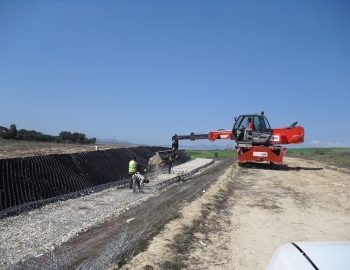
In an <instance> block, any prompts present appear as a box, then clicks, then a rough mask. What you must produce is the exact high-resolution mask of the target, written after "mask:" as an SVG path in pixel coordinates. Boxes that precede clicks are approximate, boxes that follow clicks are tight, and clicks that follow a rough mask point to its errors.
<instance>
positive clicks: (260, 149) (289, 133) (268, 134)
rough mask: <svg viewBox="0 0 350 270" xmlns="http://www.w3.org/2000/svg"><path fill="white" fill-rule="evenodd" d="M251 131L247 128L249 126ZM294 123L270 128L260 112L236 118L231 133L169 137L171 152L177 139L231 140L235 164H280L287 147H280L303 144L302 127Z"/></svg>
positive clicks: (223, 130) (176, 146) (175, 147)
mask: <svg viewBox="0 0 350 270" xmlns="http://www.w3.org/2000/svg"><path fill="white" fill-rule="evenodd" d="M250 122H252V124H250V127H251V126H252V127H253V128H247V127H248V126H249V123H250ZM296 124H297V122H295V123H293V124H292V125H290V126H287V127H282V128H271V127H270V124H269V122H268V120H267V118H266V117H265V116H264V113H263V112H262V113H261V115H258V114H246V115H240V116H239V117H236V118H235V123H234V125H233V128H232V130H227V129H220V130H213V131H209V132H208V133H207V134H195V133H193V132H192V133H191V134H190V135H177V134H175V135H174V136H173V138H172V139H173V145H172V146H173V149H175V150H177V149H178V140H192V141H194V140H197V139H208V140H209V141H216V140H222V139H224V140H235V142H236V146H235V148H236V151H237V160H238V163H239V164H240V163H245V162H264V161H266V162H270V163H271V164H273V163H275V164H282V162H283V156H284V154H285V153H286V150H287V148H286V147H282V146H281V144H295V143H303V142H304V135H305V132H304V128H303V127H302V126H296Z"/></svg>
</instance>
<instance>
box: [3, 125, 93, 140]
mask: <svg viewBox="0 0 350 270" xmlns="http://www.w3.org/2000/svg"><path fill="white" fill-rule="evenodd" d="M0 137H1V138H3V139H13V140H22V141H36V142H55V143H80V144H94V143H96V138H92V139H88V138H86V136H85V134H83V133H78V132H73V133H72V132H70V131H61V132H60V134H59V135H58V136H51V135H46V134H43V133H41V132H37V131H35V130H26V129H20V130H17V127H16V125H14V124H12V125H11V126H10V128H6V127H2V126H0Z"/></svg>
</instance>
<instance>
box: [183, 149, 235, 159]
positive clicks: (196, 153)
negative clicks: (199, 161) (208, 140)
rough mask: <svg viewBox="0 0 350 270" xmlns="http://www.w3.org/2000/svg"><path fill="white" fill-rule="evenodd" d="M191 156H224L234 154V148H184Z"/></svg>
mask: <svg viewBox="0 0 350 270" xmlns="http://www.w3.org/2000/svg"><path fill="white" fill-rule="evenodd" d="M185 153H186V154H187V155H189V156H190V157H192V158H216V157H217V158H225V157H231V156H235V155H236V151H235V150H185Z"/></svg>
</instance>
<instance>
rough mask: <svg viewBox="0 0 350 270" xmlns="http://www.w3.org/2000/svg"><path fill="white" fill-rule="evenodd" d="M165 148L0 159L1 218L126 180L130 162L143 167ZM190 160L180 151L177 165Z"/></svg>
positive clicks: (138, 148)
mask: <svg viewBox="0 0 350 270" xmlns="http://www.w3.org/2000/svg"><path fill="white" fill-rule="evenodd" d="M168 149H169V148H165V147H149V146H138V147H132V148H117V149H109V150H97V151H91V152H80V153H73V154H56V155H47V156H35V157H26V158H12V159H1V160H0V218H1V217H4V216H7V215H10V214H16V213H19V212H22V211H25V210H27V209H31V208H33V207H38V206H41V205H43V204H46V203H50V202H54V201H57V200H62V199H67V198H72V197H77V196H81V195H86V194H89V193H90V192H95V191H98V190H101V189H103V188H106V187H109V186H111V185H113V184H115V183H117V182H118V181H121V180H125V179H128V177H129V176H128V164H129V161H130V160H131V159H132V158H133V157H134V156H136V157H137V159H138V161H139V162H140V164H141V166H142V167H143V168H147V164H148V160H149V158H151V157H152V156H153V155H154V153H155V152H157V151H163V150H168ZM188 160H190V157H189V156H188V155H186V154H185V153H183V152H181V151H179V159H178V160H177V163H184V162H187V161H188Z"/></svg>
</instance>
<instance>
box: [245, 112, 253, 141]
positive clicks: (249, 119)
mask: <svg viewBox="0 0 350 270" xmlns="http://www.w3.org/2000/svg"><path fill="white" fill-rule="evenodd" d="M252 130H253V122H252V118H251V117H248V121H247V127H246V128H245V130H244V140H245V141H246V140H247V138H248V135H249V133H250V134H251V131H252Z"/></svg>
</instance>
